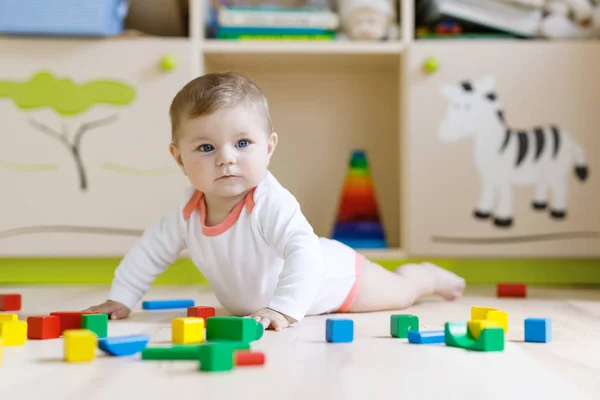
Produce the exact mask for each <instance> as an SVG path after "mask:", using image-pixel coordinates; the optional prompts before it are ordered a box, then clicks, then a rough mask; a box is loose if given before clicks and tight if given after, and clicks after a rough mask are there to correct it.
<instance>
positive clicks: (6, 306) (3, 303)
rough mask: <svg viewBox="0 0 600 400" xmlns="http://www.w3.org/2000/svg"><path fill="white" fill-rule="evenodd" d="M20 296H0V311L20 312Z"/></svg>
mask: <svg viewBox="0 0 600 400" xmlns="http://www.w3.org/2000/svg"><path fill="white" fill-rule="evenodd" d="M20 310H21V295H20V294H18V293H6V294H0V311H20Z"/></svg>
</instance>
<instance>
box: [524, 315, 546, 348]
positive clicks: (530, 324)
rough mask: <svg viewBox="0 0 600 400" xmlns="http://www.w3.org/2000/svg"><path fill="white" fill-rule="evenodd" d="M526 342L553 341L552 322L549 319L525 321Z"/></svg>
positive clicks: (528, 319) (529, 319)
mask: <svg viewBox="0 0 600 400" xmlns="http://www.w3.org/2000/svg"><path fill="white" fill-rule="evenodd" d="M525 341H526V342H532V343H548V342H550V341H552V321H551V320H550V319H548V318H527V319H525Z"/></svg>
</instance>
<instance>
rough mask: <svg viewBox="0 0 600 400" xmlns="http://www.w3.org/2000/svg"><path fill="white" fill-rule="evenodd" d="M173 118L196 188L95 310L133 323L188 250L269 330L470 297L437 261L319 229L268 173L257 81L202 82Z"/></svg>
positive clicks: (238, 311)
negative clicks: (405, 256)
mask: <svg viewBox="0 0 600 400" xmlns="http://www.w3.org/2000/svg"><path fill="white" fill-rule="evenodd" d="M170 116H171V126H172V142H171V144H170V152H171V154H172V156H173V158H174V159H175V161H176V162H177V164H178V165H179V167H180V168H181V170H182V172H183V173H184V174H185V176H186V177H187V178H188V179H189V181H190V183H191V187H190V188H189V189H187V190H186V191H185V192H184V193H183V196H182V198H181V200H180V202H179V203H178V204H177V205H175V206H174V207H173V208H172V209H171V210H170V211H169V212H168V213H167V214H166V215H164V216H163V217H162V218H161V219H159V220H157V221H156V222H155V223H154V224H152V225H151V226H150V227H149V228H148V229H147V230H146V231H145V232H144V234H143V235H142V237H141V238H140V239H139V240H138V241H137V243H136V244H135V245H134V246H133V248H131V249H130V250H129V251H128V252H127V254H126V255H125V257H124V258H123V260H122V261H121V263H120V265H119V266H118V268H117V269H116V271H115V277H114V280H113V283H112V287H111V289H110V292H109V295H108V301H106V302H105V303H103V304H101V305H99V306H95V307H91V308H89V309H88V310H92V311H100V312H103V313H106V314H108V315H109V316H110V318H111V319H120V318H125V317H127V316H128V315H129V313H130V312H131V310H132V309H133V308H134V306H135V305H136V304H137V303H138V302H139V301H140V300H141V298H142V297H143V296H144V294H145V293H146V292H147V291H148V289H149V288H150V285H151V284H152V282H153V281H154V279H155V278H156V276H157V275H159V274H160V273H162V272H164V271H165V269H166V268H167V267H168V266H169V264H171V263H173V262H175V261H176V259H177V257H178V255H179V254H180V252H181V251H182V250H183V249H184V248H187V249H188V251H189V254H190V257H191V259H192V260H193V262H194V264H195V265H196V266H197V268H198V269H199V270H200V272H201V273H202V274H203V275H204V276H205V277H206V279H207V280H208V281H209V283H210V285H211V289H212V290H213V291H214V293H215V295H216V297H217V299H218V300H219V302H220V303H221V304H222V305H223V306H224V307H225V308H226V309H227V310H228V311H229V312H231V313H232V314H233V315H239V316H251V317H254V318H255V319H256V320H257V321H260V322H261V323H262V324H263V326H264V327H265V329H269V328H272V329H274V330H277V331H280V330H282V329H284V328H287V327H289V326H290V325H291V324H294V323H297V322H299V321H301V320H302V319H303V318H304V317H305V316H307V315H318V314H326V313H335V312H337V313H344V312H368V311H378V310H392V309H403V308H406V307H409V306H411V305H412V304H413V303H415V301H417V300H418V299H420V298H421V297H423V296H426V295H439V296H442V297H443V298H444V299H446V300H452V299H455V298H458V297H460V296H461V295H462V292H463V289H464V287H465V282H464V280H463V279H462V278H459V277H458V276H456V275H454V274H453V273H450V272H449V271H446V270H444V269H441V268H439V267H437V266H435V265H432V264H429V263H424V264H408V265H404V266H402V267H400V268H398V269H397V270H396V271H395V272H392V271H389V270H387V269H384V268H383V267H381V266H379V265H377V264H375V263H373V262H371V261H369V260H367V259H366V258H365V257H363V256H362V255H361V254H359V253H357V252H356V251H355V250H354V249H352V248H350V247H348V246H346V245H344V244H342V243H340V242H337V241H335V240H331V239H327V238H320V237H318V236H317V235H316V234H315V233H314V231H313V229H312V227H311V225H310V224H309V223H308V221H307V219H306V218H305V216H304V215H303V214H302V211H301V209H300V205H299V204H298V201H297V200H296V199H295V197H294V196H293V195H292V194H291V193H290V192H289V191H288V190H286V189H285V188H284V187H283V186H282V185H281V184H280V183H279V182H278V181H277V179H275V177H274V176H273V175H272V174H271V173H270V172H269V171H268V166H269V162H270V160H271V156H272V155H273V152H274V151H275V148H276V147H277V141H278V135H277V134H276V133H275V132H274V131H273V127H272V125H271V118H270V115H269V107H268V103H267V100H266V98H265V96H264V95H263V92H262V91H261V89H260V88H259V87H258V86H257V85H256V84H254V83H253V82H252V81H250V80H249V79H247V78H244V77H242V76H238V75H234V74H229V73H215V74H208V75H204V76H201V77H199V78H196V79H194V80H192V81H191V82H189V83H188V84H187V85H185V86H184V87H183V88H182V89H181V90H180V91H179V93H177V95H176V96H175V98H174V99H173V102H172V104H171V108H170ZM290 168H294V166H292V165H290Z"/></svg>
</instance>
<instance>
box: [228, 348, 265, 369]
mask: <svg viewBox="0 0 600 400" xmlns="http://www.w3.org/2000/svg"><path fill="white" fill-rule="evenodd" d="M234 357H235V360H234V364H235V366H237V367H243V366H248V365H264V363H265V353H262V352H260V351H246V350H237V351H236V352H235V353H234Z"/></svg>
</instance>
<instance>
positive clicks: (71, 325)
mask: <svg viewBox="0 0 600 400" xmlns="http://www.w3.org/2000/svg"><path fill="white" fill-rule="evenodd" d="M84 314H100V313H99V312H98V311H55V312H51V313H50V315H55V316H57V317H58V318H60V334H61V335H62V333H63V332H64V331H66V330H67V329H81V316H82V315H84Z"/></svg>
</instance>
